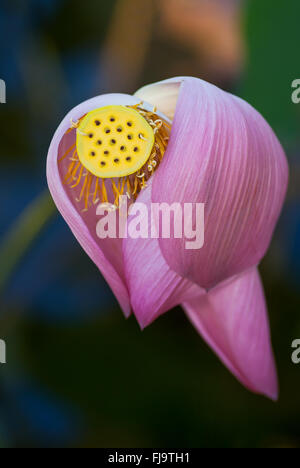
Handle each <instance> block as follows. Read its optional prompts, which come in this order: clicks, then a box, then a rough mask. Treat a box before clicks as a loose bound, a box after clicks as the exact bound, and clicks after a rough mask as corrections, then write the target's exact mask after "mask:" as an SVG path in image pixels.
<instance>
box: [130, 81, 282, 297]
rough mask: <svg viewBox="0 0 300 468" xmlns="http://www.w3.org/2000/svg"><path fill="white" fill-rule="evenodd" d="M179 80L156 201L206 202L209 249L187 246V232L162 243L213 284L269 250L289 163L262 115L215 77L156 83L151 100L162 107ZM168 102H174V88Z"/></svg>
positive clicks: (172, 260) (175, 259)
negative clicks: (217, 83)
mask: <svg viewBox="0 0 300 468" xmlns="http://www.w3.org/2000/svg"><path fill="white" fill-rule="evenodd" d="M178 83H181V86H180V90H179V95H178V100H177V107H176V111H175V117H174V121H173V125H172V131H171V138H170V141H169V145H168V148H167V151H166V153H165V156H164V159H163V161H162V164H161V166H160V168H159V170H158V171H157V173H156V174H155V176H154V178H153V190H152V198H153V201H154V202H156V203H162V202H166V203H169V204H172V203H174V202H179V203H186V202H190V203H204V204H205V243H204V246H203V248H202V249H199V250H186V249H185V239H160V240H159V243H160V247H161V250H162V253H163V255H164V257H165V259H166V261H167V263H168V264H169V266H170V268H171V269H173V270H174V271H176V272H177V273H178V274H179V275H181V276H183V277H185V278H187V279H189V280H190V281H192V282H195V283H197V284H199V286H201V287H203V288H206V289H210V288H212V287H214V286H215V285H217V284H218V283H219V282H221V281H224V280H225V279H226V278H230V277H231V276H233V275H235V274H238V273H240V272H242V271H244V270H246V269H248V268H250V267H252V266H256V265H257V264H258V263H259V261H260V260H261V259H262V257H263V256H264V254H265V252H266V250H267V248H268V246H269V243H270V239H271V236H272V233H273V230H274V227H275V224H276V222H277V219H278V216H279V214H280V211H281V208H282V204H283V200H284V196H285V193H286V188H287V181H288V167H287V162H286V158H285V155H284V152H283V150H282V147H281V145H280V143H279V141H278V140H277V138H276V136H275V135H274V133H273V131H272V129H271V128H270V127H269V125H268V124H267V122H266V121H265V120H264V119H263V118H262V116H261V115H260V114H259V113H258V112H257V111H255V110H254V109H253V108H252V107H251V106H250V105H249V104H247V103H246V102H244V101H242V100H240V99H239V98H237V97H234V96H232V95H230V94H228V93H225V92H224V91H222V90H220V89H218V88H216V87H215V86H213V85H211V84H209V83H206V82H204V81H202V80H198V79H195V78H175V79H172V80H167V81H166V82H163V83H158V84H155V85H152V86H150V87H148V89H147V93H146V94H147V96H148V100H150V101H151V102H152V104H154V103H155V104H157V105H158V108H159V109H160V104H159V102H158V100H159V99H162V98H159V93H160V95H161V94H163V89H164V87H165V89H166V96H168V95H170V91H169V89H170V86H171V89H172V90H173V93H175V88H176V87H177V89H178ZM156 88H157V89H158V90H159V93H156V91H155V90H156ZM146 94H145V92H144V95H146ZM139 95H140V97H141V96H142V95H143V90H141V92H140V93H139ZM167 101H168V105H169V106H170V109H171V108H172V106H173V107H174V102H175V100H174V95H173V96H172V97H171V98H170V99H167ZM162 106H163V107H164V106H166V102H165V101H163V100H162ZM169 112H171V110H169Z"/></svg>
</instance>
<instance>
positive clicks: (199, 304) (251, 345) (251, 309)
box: [183, 269, 278, 400]
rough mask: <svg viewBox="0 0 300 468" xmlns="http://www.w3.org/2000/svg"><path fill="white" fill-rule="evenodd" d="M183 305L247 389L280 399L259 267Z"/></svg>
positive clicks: (223, 360)
mask: <svg viewBox="0 0 300 468" xmlns="http://www.w3.org/2000/svg"><path fill="white" fill-rule="evenodd" d="M183 307H184V309H185V311H186V313H187V315H188V317H189V318H190V320H191V321H192V323H193V324H194V326H195V327H196V329H197V330H198V332H199V333H200V335H201V336H202V337H203V338H204V340H205V341H206V342H207V343H208V344H209V346H211V347H212V349H213V350H214V351H215V353H216V354H217V355H218V356H219V358H220V359H221V361H222V362H223V363H224V364H225V365H226V366H227V367H228V369H229V370H230V371H231V372H232V373H233V374H234V375H235V376H236V377H237V378H238V379H239V380H240V381H241V382H242V383H243V384H244V385H245V386H246V387H247V388H249V389H250V390H252V391H253V392H256V393H261V394H264V395H266V396H268V397H269V398H271V399H274V400H276V399H277V397H278V386H277V375H276V367H275V362H274V356H273V351H272V345H271V340H270V331H269V322H268V317H267V311H266V304H265V298H264V292H263V288H262V284H261V280H260V276H259V273H258V271H257V270H256V269H251V270H249V271H247V272H245V273H243V274H242V275H240V276H238V277H236V278H235V279H231V280H228V281H226V282H225V283H224V284H223V285H219V286H218V287H217V288H215V289H214V290H212V291H210V293H208V294H207V295H206V296H202V297H200V298H199V299H196V300H195V299H193V300H190V301H188V302H185V303H184V304H183Z"/></svg>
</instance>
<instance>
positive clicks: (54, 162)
mask: <svg viewBox="0 0 300 468" xmlns="http://www.w3.org/2000/svg"><path fill="white" fill-rule="evenodd" d="M138 102H139V100H138V99H137V98H134V97H132V96H127V95H124V94H107V95H103V96H99V97H96V98H94V99H90V100H89V101H86V102H84V103H82V104H80V105H79V106H78V107H76V108H75V109H73V110H72V111H71V112H70V113H69V114H68V115H67V116H66V117H65V119H64V120H63V121H62V123H61V124H60V126H59V128H58V130H57V131H56V133H55V135H54V137H53V140H52V142H51V145H50V149H49V153H48V160H47V178H48V185H49V189H50V191H51V194H52V197H53V199H54V201H55V203H56V205H57V208H58V209H59V211H60V212H61V214H62V216H63V217H64V219H65V220H66V222H67V223H68V225H69V227H70V229H71V230H72V232H73V234H74V235H75V237H76V238H77V240H78V242H79V243H80V244H81V246H82V247H83V249H84V250H85V251H86V253H87V254H88V255H89V257H90V258H91V259H92V260H93V262H94V263H95V264H96V265H97V267H98V268H99V270H100V271H101V272H102V274H103V276H104V278H105V279H106V281H107V282H108V284H109V285H110V287H111V289H112V290H113V292H114V294H115V296H116V297H117V299H118V301H119V303H120V305H121V307H122V309H123V311H124V314H125V315H126V316H128V315H130V311H131V308H130V300H129V295H128V290H127V286H126V282H125V276H124V264H123V253H122V240H120V239H102V240H100V239H99V238H98V237H97V235H96V225H97V222H98V220H99V217H97V216H96V207H93V208H90V210H89V211H88V212H87V213H82V206H80V204H78V203H77V202H76V200H75V198H76V192H74V190H72V189H70V188H69V186H68V185H66V184H63V182H62V177H63V176H62V171H61V167H59V165H58V159H59V157H61V156H62V155H63V154H64V153H65V151H66V150H67V149H68V148H69V147H70V146H71V145H72V143H74V140H75V132H72V133H70V134H69V135H65V133H66V131H67V130H68V129H69V128H70V124H71V119H72V120H73V121H76V120H78V119H79V118H80V117H82V116H83V115H85V114H86V113H87V112H89V111H91V110H92V109H97V108H99V107H102V106H105V105H112V104H118V105H128V104H130V105H134V104H136V103H138Z"/></svg>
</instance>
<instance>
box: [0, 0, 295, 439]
mask: <svg viewBox="0 0 300 468" xmlns="http://www.w3.org/2000/svg"><path fill="white" fill-rule="evenodd" d="M299 17H300V3H299V1H298V0H290V1H289V2H288V3H287V2H282V1H281V0H248V1H246V0H245V1H243V0H85V2H82V1H79V0H7V1H6V0H2V1H1V5H0V35H1V41H0V52H1V53H0V57H1V59H0V78H1V79H3V80H5V82H6V85H7V104H5V105H4V104H1V106H0V132H1V140H0V142H1V143H0V156H1V170H0V195H1V206H0V210H1V211H0V213H1V216H0V294H1V297H0V301H1V310H0V338H2V339H5V340H6V342H7V360H8V362H7V364H6V365H1V366H0V446H2V447H35V448H36V447H60V446H61V447H300V399H299V390H300V365H298V366H297V365H294V364H292V362H291V352H292V349H291V343H292V341H293V340H294V339H296V338H300V313H299V312H300V294H299V289H300V188H299V187H300V164H299V163H300V138H299V124H300V104H299V105H295V104H293V103H292V101H291V93H292V88H291V83H292V81H293V80H294V79H296V78H300V58H299V39H300V38H299V35H300V33H299V25H298V21H299ZM176 75H181V76H182V75H192V76H197V77H200V78H203V79H206V80H208V81H210V82H213V83H215V84H217V85H218V86H221V87H222V88H223V89H226V90H229V91H231V92H233V93H235V94H238V95H239V96H241V97H243V98H245V99H247V100H248V101H249V102H250V103H251V104H252V105H254V106H255V107H256V108H257V109H258V110H259V111H260V112H261V113H262V114H263V115H264V116H265V117H266V118H267V119H268V121H269V122H270V124H271V125H272V126H273V127H274V129H275V131H276V133H277V134H278V136H279V138H280V139H281V141H282V143H283V145H284V147H285V149H286V152H287V155H288V158H289V163H290V167H291V181H290V187H289V193H288V198H287V201H286V204H285V209H284V212H283V215H282V217H281V220H280V223H279V225H278V228H277V230H276V234H275V237H274V240H273V243H272V246H271V249H270V250H269V253H268V254H267V257H266V258H265V260H264V261H263V264H262V268H261V271H262V276H263V281H264V285H265V289H266V296H267V300H268V306H269V313H270V320H271V328H272V336H273V343H274V348H275V354H276V359H277V363H278V370H279V378H280V385H281V395H280V399H279V402H278V403H276V404H275V403H272V402H270V401H268V400H267V399H265V398H263V397H259V396H255V395H252V394H251V393H249V392H248V391H247V390H245V389H244V388H243V387H242V386H241V385H240V384H239V383H238V382H237V381H236V380H235V379H234V377H232V376H231V374H230V373H229V372H228V371H227V370H226V369H225V367H224V366H222V364H221V363H220V362H219V361H218V359H217V358H216V357H215V356H214V355H213V353H212V352H211V350H209V349H208V347H207V346H206V345H205V344H204V343H203V342H202V341H201V339H200V337H199V336H198V335H197V333H196V331H195V330H194V329H193V328H192V327H191V326H190V324H189V322H188V321H187V319H186V318H185V316H184V314H183V312H182V311H181V310H180V309H176V310H173V311H170V312H169V313H168V314H166V315H165V316H163V317H162V318H161V319H159V320H158V321H157V322H155V323H154V324H153V325H151V327H149V328H148V329H146V330H145V331H143V332H141V331H140V329H139V327H138V325H137V323H136V321H135V319H134V318H133V317H132V318H130V319H129V320H128V321H125V320H124V318H123V316H122V313H121V311H120V309H119V307H118V305H117V303H116V300H115V299H114V297H113V295H112V293H111V292H110V290H109V288H108V286H107V285H106V283H105V281H104V280H103V278H102V277H101V275H100V274H99V272H98V270H97V269H96V267H95V266H94V265H93V264H92V263H91V261H90V260H89V259H88V258H87V256H86V255H85V254H84V253H83V251H82V250H81V249H80V247H79V245H78V244H77V243H76V241H75V240H74V238H73V237H72V235H71V233H70V231H69V229H68V227H67V226H66V225H65V223H64V222H63V220H62V219H61V217H60V216H59V215H58V213H57V212H56V209H55V208H54V206H53V204H52V202H51V200H50V198H49V195H48V193H47V187H46V180H45V163H46V155H47V150H48V146H49V143H50V141H51V138H52V135H53V133H54V131H55V129H56V127H57V126H58V124H59V123H60V121H61V120H62V118H63V117H64V115H65V114H66V112H67V111H68V110H70V109H71V108H72V107H73V106H75V105H77V104H78V103H80V102H82V101H83V100H86V99H88V98H90V97H92V96H95V95H97V94H102V93H105V92H115V91H120V92H126V93H132V92H134V91H135V90H136V89H137V88H138V87H140V86H142V85H143V84H145V83H150V82H153V81H158V80H161V79H164V78H168V77H171V76H176Z"/></svg>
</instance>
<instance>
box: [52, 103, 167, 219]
mask: <svg viewBox="0 0 300 468" xmlns="http://www.w3.org/2000/svg"><path fill="white" fill-rule="evenodd" d="M110 107H111V110H112V112H110V116H109V117H107V118H106V119H104V118H103V119H102V118H101V113H100V114H99V113H98V114H97V111H92V113H89V114H87V115H85V116H82V117H81V118H80V119H79V120H78V121H77V122H73V121H71V125H70V128H69V130H68V131H67V133H71V132H72V131H74V130H75V131H76V142H75V143H74V144H73V145H72V146H70V147H69V148H68V149H67V151H66V152H65V153H64V155H63V156H62V157H61V158H60V160H59V163H60V164H62V166H61V167H62V169H63V171H62V172H63V182H64V184H66V185H68V186H69V187H70V188H71V189H72V190H76V201H77V202H78V203H81V204H82V205H83V211H88V210H89V208H90V207H91V206H93V205H96V204H99V203H102V204H105V205H107V206H108V207H110V208H111V209H117V208H118V207H119V203H120V197H121V195H127V197H128V200H129V203H130V201H131V202H133V201H135V200H136V198H137V196H138V194H139V193H140V192H141V190H143V189H145V188H146V187H147V181H148V180H149V179H150V177H151V175H152V174H153V172H154V171H155V170H156V169H157V168H158V167H159V164H160V162H161V161H162V159H163V156H164V153H165V151H166V148H167V145H168V141H169V133H170V124H169V123H167V122H166V121H164V120H163V119H161V118H160V117H159V116H158V115H157V113H156V112H157V110H156V109H155V108H154V109H153V110H152V111H149V110H146V109H144V108H143V103H139V104H137V105H135V106H126V107H124V106H122V107H123V110H124V112H123V110H122V109H121V106H115V107H116V108H117V107H120V110H121V112H119V113H118V112H113V107H114V106H110ZM103 109H104V108H103ZM126 109H127V114H126ZM101 110H102V109H99V110H98V111H100V112H101ZM116 110H117V109H116ZM133 111H134V112H135V113H138V115H137V116H136V118H135V115H134V112H133ZM122 114H124V115H122ZM132 114H133V118H131V117H132ZM99 116H100V117H99ZM124 119H125V120H124ZM143 122H144V123H143ZM66 160H67V164H66Z"/></svg>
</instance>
